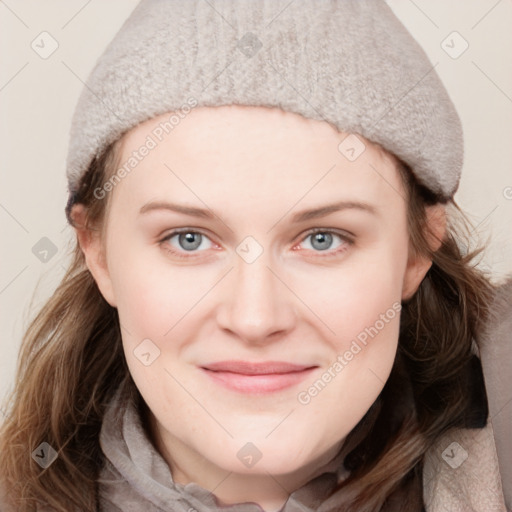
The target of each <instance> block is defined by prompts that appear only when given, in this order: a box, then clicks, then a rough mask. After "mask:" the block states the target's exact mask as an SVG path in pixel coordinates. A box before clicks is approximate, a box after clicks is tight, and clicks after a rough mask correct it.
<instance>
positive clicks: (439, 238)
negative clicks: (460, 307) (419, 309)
mask: <svg viewBox="0 0 512 512" xmlns="http://www.w3.org/2000/svg"><path fill="white" fill-rule="evenodd" d="M426 214H427V224H426V239H427V241H428V244H429V247H430V250H431V251H432V252H436V251H437V250H438V249H439V247H441V244H442V243H443V238H444V235H445V233H446V207H445V205H444V204H435V205H433V206H428V207H427V209H426ZM431 266H432V260H431V259H430V258H429V257H428V256H426V255H423V254H418V253H417V252H416V251H414V250H411V251H410V252H409V259H408V261H407V267H406V270H405V275H404V282H403V287H402V300H408V299H410V298H411V297H412V296H413V295H414V294H415V293H416V291H417V290H418V287H419V286H420V284H421V282H422V281H423V278H424V277H425V275H426V273H427V272H428V270H429V269H430V267H431Z"/></svg>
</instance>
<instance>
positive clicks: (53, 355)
mask: <svg viewBox="0 0 512 512" xmlns="http://www.w3.org/2000/svg"><path fill="white" fill-rule="evenodd" d="M121 143H122V139H120V140H118V141H117V142H116V143H114V144H111V145H110V146H109V147H108V148H107V149H106V150H105V151H104V152H103V153H102V154H101V155H99V156H98V157H96V158H95V160H94V161H93V162H92V164H91V166H90V167H89V169H88V171H87V173H86V174H85V176H84V178H83V179H82V181H81V184H80V188H79V190H78V191H77V193H76V194H75V196H74V197H73V198H72V200H70V202H69V203H68V206H67V207H66V215H67V217H68V220H69V222H70V223H71V224H73V219H72V218H71V206H72V204H74V203H75V202H76V203H81V204H83V205H84V206H85V207H86V209H87V227H88V228H89V229H99V230H101V229H102V226H103V225H104V221H105V218H106V216H107V215H108V210H109V204H110V201H109V196H110V195H107V197H106V198H105V199H103V200H97V199H96V198H95V196H94V190H95V189H97V188H98V187H102V186H103V185H104V183H106V181H107V180H108V179H109V178H110V177H111V176H112V175H113V173H114V172H115V170H116V166H117V165H118V161H119V146H120V144H121ZM393 158H394V157H393ZM395 162H396V165H397V168H398V170H399V172H400V175H401V177H402V180H403V183H404V188H405V190H406V201H407V203H408V214H407V215H408V230H409V236H410V247H411V250H412V251H416V252H417V253H418V254H422V255H426V256H428V257H429V258H430V259H431V260H432V261H433V263H432V266H431V268H430V270H429V271H428V273H427V274H426V276H425V278H424V280H423V281H422V283H421V285H420V286H419V289H418V291H417V292H416V293H415V295H414V296H413V297H412V298H411V299H410V300H408V301H406V302H404V303H403V305H402V312H401V318H400V334H399V343H398V351H397V354H396V359H395V363H394V366H393V369H392V371H391V374H390V377H389V379H388V381H387V382H386V384H385V386H384V388H383V390H382V392H381V393H380V395H379V396H378V398H377V400H376V401H375V403H374V404H373V405H372V406H371V408H370V409H369V410H368V412H367V413H366V415H365V416H364V417H363V418H362V420H361V421H360V422H359V423H358V424H357V425H356V427H355V428H354V429H353V430H352V431H351V433H350V434H349V435H348V437H347V440H346V443H347V445H346V447H349V448H350V450H349V453H348V455H347V457H346V458H345V466H346V467H347V468H348V469H349V470H350V476H349V478H348V479H347V480H345V481H344V482H342V483H341V484H339V489H337V490H339V491H340V493H344V494H343V495H344V496H346V501H347V504H346V506H345V508H344V510H345V511H347V512H356V511H357V512H382V511H392V512H398V511H404V512H412V511H420V510H422V507H423V503H422V494H421V492H422V462H423V458H424V455H425V453H426V451H427V450H428V449H429V447H431V446H432V445H433V443H434V442H435V441H436V440H437V439H438V438H439V436H441V435H442V434H443V433H444V432H446V431H447V430H448V429H450V428H453V427H476V428H478V427H482V426H484V425H485V423H486V419H487V401H486V399H485V391H483V396H484V399H483V401H482V399H481V398H480V399H479V396H481V392H482V389H484V388H483V386H484V385H483V379H482V375H481V367H480V366H479V362H478V359H476V358H475V355H474V352H475V351H474V339H475V338H476V333H477V331H478V330H479V328H480V325H481V323H483V322H485V319H486V318H487V315H488V307H489V304H490V300H491V298H492V294H493V291H494V290H493V286H492V285H491V284H490V282H489V280H488V278H487V277H486V276H485V274H483V273H482V272H481V271H480V270H479V269H478V268H477V266H476V264H475V257H476V256H477V255H478V254H479V253H480V249H478V248H476V249H471V250H470V249H469V247H470V245H469V242H470V240H471V236H470V234H471V226H470V224H469V223H468V222H467V221H466V219H465V217H464V216H463V214H462V212H461V211H460V210H459V208H458V207H457V205H456V204H455V203H454V202H453V201H448V202H447V204H446V206H447V209H448V211H449V217H448V218H449V222H448V227H447V232H446V234H445V236H444V239H443V241H442V245H441V247H440V248H439V249H438V250H437V251H436V252H433V251H432V249H431V248H430V245H429V242H428V241H429V236H430V235H429V233H428V231H427V230H428V223H427V217H426V207H427V206H428V205H432V204H435V203H437V202H439V198H437V197H435V196H434V195H432V193H431V192H429V191H428V190H427V189H426V188H424V187H423V186H421V185H420V184H419V183H418V182H417V180H416V179H415V178H414V176H413V174H412V173H411V171H410V169H409V168H408V167H407V165H406V164H404V163H403V162H401V161H400V160H398V159H395ZM120 386H122V387H124V388H125V392H127V393H131V394H132V396H133V397H134V398H135V399H137V400H139V399H141V397H140V394H139V393H138V390H137V388H136V386H135V384H134V382H133V380H132V378H131V376H130V373H129V370H128V367H127V364H126V361H125V357H124V353H123V348H122V343H121V332H120V327H119V319H118V315H117V310H116V309H115V308H113V307H111V306H110V305H109V304H108V303H107V302H106V301H105V300H104V298H103V297H102V295H101V293H100V291H99V289H98V287H97V285H96V283H95V281H94V279H93V277H92V275H91V273H90V272H89V270H88V269H87V267H86V264H85V259H84V255H83V253H82V251H81V249H80V248H79V246H78V243H77V244H76V246H75V249H74V256H73V260H72V262H71V264H70V266H69V268H68V270H67V272H66V274H65V275H64V277H63V279H62V281H61V283H60V285H59V286H58V287H57V289H56V291H55V292H54V294H53V295H52V297H51V298H50V299H49V300H48V302H47V303H46V304H45V305H44V306H43V307H42V309H41V310H40V312H39V313H38V314H37V316H35V318H34V319H33V320H32V322H31V323H30V325H29V327H28V329H27V331H26V333H25V335H24V338H23V340H22V346H21V350H20V355H19V359H18V367H17V376H16V386H15V389H14V390H13V392H12V393H11V394H10V396H8V397H7V398H6V400H5V407H4V409H5V411H6V419H5V420H4V422H3V424H2V427H1V430H0V453H1V454H2V455H1V456H2V464H1V465H0V487H3V488H4V489H5V492H6V493H7V494H8V498H9V501H10V502H12V505H13V508H14V509H15V510H17V511H19V512H32V511H34V510H37V507H38V505H42V504H44V505H46V506H49V507H51V508H53V509H54V510H55V511H56V512H70V511H80V512H96V511H97V510H99V504H98V484H97V479H98V476H99V472H100V470H101V468H102V464H103V461H104V456H103V453H102V450H101V447H100V445H99V433H100V429H101V425H102V419H103V416H104V412H105V408H106V406H107V405H108V403H109V400H110V399H111V397H112V396H113V394H114V392H115V391H116V389H118V388H119V387H120ZM468 390H474V392H473V393H471V392H468ZM479 393H480V394H479ZM42 442H47V443H48V444H49V445H51V446H52V447H53V448H54V449H55V450H56V451H57V453H58V457H57V459H56V460H55V462H53V464H51V465H50V466H49V467H47V468H46V469H42V468H41V467H40V466H39V465H38V464H37V463H36V462H35V461H34V460H32V458H31V453H32V452H33V451H34V449H35V448H36V447H38V446H39V445H40V443H42ZM337 490H336V491H337ZM336 491H335V492H336ZM319 498H321V497H319ZM326 498H327V496H326Z"/></svg>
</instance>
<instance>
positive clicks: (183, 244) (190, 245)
mask: <svg viewBox="0 0 512 512" xmlns="http://www.w3.org/2000/svg"><path fill="white" fill-rule="evenodd" d="M174 239H175V240H176V243H173V241H174ZM206 240H209V241H210V246H209V247H208V246H207V247H204V244H203V242H205V241H206ZM161 243H162V244H163V243H168V244H169V245H170V246H171V249H169V250H170V252H172V253H173V254H176V255H177V256H179V257H184V258H186V257H187V256H184V255H183V254H180V253H183V252H189V253H194V252H201V251H198V249H199V248H200V247H201V246H203V247H202V250H204V249H210V248H211V240H210V239H209V238H208V237H207V236H206V235H204V234H203V233H199V232H198V231H193V230H191V229H188V230H182V231H173V232H172V233H170V234H169V235H167V236H166V237H165V238H164V239H163V240H162V241H161Z"/></svg>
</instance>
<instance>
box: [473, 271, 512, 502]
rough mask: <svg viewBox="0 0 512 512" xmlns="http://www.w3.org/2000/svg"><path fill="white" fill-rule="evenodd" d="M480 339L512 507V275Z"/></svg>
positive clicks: (500, 291) (497, 296) (505, 487)
mask: <svg viewBox="0 0 512 512" xmlns="http://www.w3.org/2000/svg"><path fill="white" fill-rule="evenodd" d="M478 338H479V339H478V345H479V349H480V357H481V360H482V368H483V372H484V379H485V386H486V390H487V397H488V402H489V412H490V421H491V423H492V428H493V431H494V437H495V441H496V449H497V453H498V462H499V465H500V471H501V478H502V482H503V492H504V494H505V501H506V503H507V506H508V507H510V508H512V444H511V443H510V430H511V428H512V276H509V278H508V279H507V280H506V281H505V282H504V283H503V284H502V285H501V286H499V287H498V288H497V289H496V293H495V295H494V300H493V302H492V305H491V314H490V316H489V320H488V322H487V324H486V325H485V326H484V328H483V330H482V332H481V333H480V335H479V337H478Z"/></svg>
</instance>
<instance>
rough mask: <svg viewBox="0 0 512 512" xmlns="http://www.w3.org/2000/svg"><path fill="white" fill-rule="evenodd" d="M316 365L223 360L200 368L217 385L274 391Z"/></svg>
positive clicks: (294, 380) (300, 379)
mask: <svg viewBox="0 0 512 512" xmlns="http://www.w3.org/2000/svg"><path fill="white" fill-rule="evenodd" d="M315 368H316V366H305V365H296V364H291V363H284V362H280V361H268V362H265V363H250V362H246V361H221V362H218V363H212V364H208V365H206V366H204V367H202V368H201V370H202V371H204V372H205V374H206V375H208V376H209V377H210V378H211V379H212V380H214V381H215V382H216V383H217V384H221V385H223V386H224V387H227V388H229V389H231V390H234V391H239V392H242V393H254V394H257V393H271V392H275V391H280V390H282V389H285V388H289V387H291V386H293V385H296V384H298V383H299V382H301V381H302V380H303V379H305V378H306V377H307V376H308V375H309V374H310V373H311V372H312V371H313V370H314V369H315Z"/></svg>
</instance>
